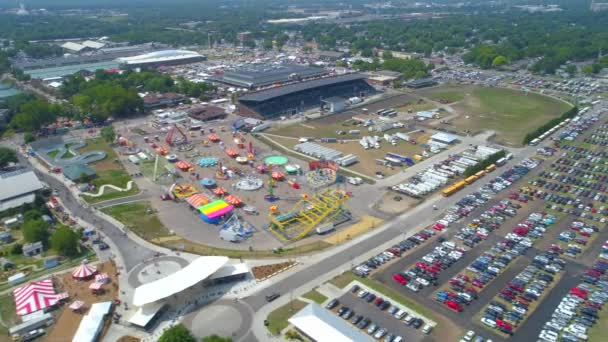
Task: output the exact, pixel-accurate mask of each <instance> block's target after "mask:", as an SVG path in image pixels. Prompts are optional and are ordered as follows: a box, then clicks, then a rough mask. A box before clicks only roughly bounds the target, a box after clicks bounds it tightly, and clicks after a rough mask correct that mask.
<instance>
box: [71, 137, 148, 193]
mask: <svg viewBox="0 0 608 342" xmlns="http://www.w3.org/2000/svg"><path fill="white" fill-rule="evenodd" d="M87 151H104V152H105V153H106V154H107V157H106V158H105V159H104V160H100V161H98V162H95V163H91V164H89V166H90V167H91V168H92V169H93V170H95V172H96V173H97V177H95V178H94V179H93V180H92V181H91V183H93V184H94V185H95V186H96V187H97V188H99V187H100V186H102V185H104V184H113V185H116V186H118V187H120V188H126V187H127V182H129V181H130V180H131V176H130V175H129V174H128V173H127V171H126V170H125V168H124V167H123V166H122V164H121V163H120V161H119V160H118V156H117V155H116V152H114V150H113V149H112V147H110V145H108V143H107V142H106V141H105V140H103V139H101V138H97V139H89V140H87V144H86V146H84V147H83V148H81V149H79V150H78V152H80V153H82V152H87ZM137 193H139V189H138V188H137V184H135V183H133V186H132V188H131V190H129V191H124V192H120V191H113V190H106V192H105V193H104V194H103V195H102V196H100V197H89V196H83V197H82V198H83V199H84V200H85V201H87V202H88V203H98V202H101V201H107V200H110V199H115V198H120V197H126V196H132V195H135V194H137Z"/></svg>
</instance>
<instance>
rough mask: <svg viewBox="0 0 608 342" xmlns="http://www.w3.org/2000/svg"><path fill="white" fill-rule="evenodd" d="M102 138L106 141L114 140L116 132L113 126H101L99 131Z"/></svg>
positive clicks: (111, 141)
mask: <svg viewBox="0 0 608 342" xmlns="http://www.w3.org/2000/svg"><path fill="white" fill-rule="evenodd" d="M99 134H101V137H102V138H103V140H105V141H106V142H108V143H113V142H114V140H116V132H114V126H111V125H110V126H106V127H104V128H102V129H101V130H100V132H99Z"/></svg>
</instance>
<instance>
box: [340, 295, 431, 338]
mask: <svg viewBox="0 0 608 342" xmlns="http://www.w3.org/2000/svg"><path fill="white" fill-rule="evenodd" d="M338 300H339V301H340V305H339V306H337V307H336V308H334V310H333V314H335V315H337V313H336V311H337V310H338V309H339V308H340V306H342V305H345V306H347V307H349V308H350V309H352V310H353V311H354V312H355V314H354V315H353V317H355V316H356V315H363V316H364V317H367V318H369V319H370V320H371V321H372V323H374V322H375V323H376V324H378V326H379V328H378V330H380V328H384V329H386V330H387V331H388V333H391V334H393V335H399V336H401V337H402V338H404V339H405V340H406V341H411V342H415V341H421V340H422V339H423V338H424V335H423V334H422V332H421V331H420V330H416V329H414V328H413V327H411V326H407V325H405V324H404V323H403V320H402V319H401V320H400V319H397V318H395V317H393V316H391V315H389V314H388V312H386V310H384V311H382V310H380V309H378V307H376V305H374V302H371V303H368V302H366V301H365V300H363V299H361V298H359V297H357V296H356V294H355V295H353V294H351V293H350V292H347V293H345V294H344V295H342V296H341V297H340V298H339V299H338ZM389 300H390V299H389ZM404 317H405V316H404ZM351 320H352V318H351V319H349V320H348V322H349V324H350V321H351ZM370 325H371V323H370ZM367 328H369V326H367V327H366V328H365V329H363V330H361V331H362V332H363V333H364V334H367ZM355 329H356V327H355ZM420 329H422V326H421V327H420Z"/></svg>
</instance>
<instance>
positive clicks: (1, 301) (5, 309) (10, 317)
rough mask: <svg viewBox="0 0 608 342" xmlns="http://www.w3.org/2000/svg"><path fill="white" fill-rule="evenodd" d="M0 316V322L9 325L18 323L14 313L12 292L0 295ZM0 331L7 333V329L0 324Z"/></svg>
mask: <svg viewBox="0 0 608 342" xmlns="http://www.w3.org/2000/svg"><path fill="white" fill-rule="evenodd" d="M0 317H1V318H2V322H4V323H5V324H7V325H9V326H12V325H14V324H17V323H19V318H18V317H17V314H16V313H15V299H14V298H13V296H12V294H9V295H7V296H3V297H0ZM0 332H2V333H4V334H7V333H8V329H6V328H5V327H4V326H3V325H1V324H0Z"/></svg>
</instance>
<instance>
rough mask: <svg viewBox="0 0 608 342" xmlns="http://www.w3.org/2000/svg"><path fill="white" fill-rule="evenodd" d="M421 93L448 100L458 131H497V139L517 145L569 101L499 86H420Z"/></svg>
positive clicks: (553, 116)
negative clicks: (451, 103)
mask: <svg viewBox="0 0 608 342" xmlns="http://www.w3.org/2000/svg"><path fill="white" fill-rule="evenodd" d="M419 93H420V94H421V95H424V96H428V97H431V98H435V99H439V98H446V99H448V100H449V102H453V101H457V102H456V103H454V104H453V105H452V107H453V108H454V109H455V110H456V111H457V112H459V113H460V114H461V115H460V116H459V117H457V118H455V119H453V120H452V121H451V123H450V125H453V126H454V127H455V128H456V129H457V130H459V131H470V132H472V133H477V132H479V131H482V130H487V129H489V130H494V131H496V132H497V137H496V139H497V142H498V143H501V144H505V145H508V146H520V145H521V144H522V141H523V138H524V136H525V135H526V134H527V133H529V132H530V131H533V130H534V129H536V128H537V127H540V126H542V125H543V124H545V123H546V122H547V121H549V120H551V119H553V118H555V117H558V116H560V115H562V114H563V113H564V112H566V111H567V110H568V109H570V108H571V106H570V105H568V104H566V103H565V102H562V101H559V100H556V99H553V98H551V97H548V96H544V95H540V94H535V93H524V92H521V91H517V90H511V89H502V88H482V87H473V86H462V87H454V86H446V87H436V88H430V89H424V90H421V91H420V92H419Z"/></svg>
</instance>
